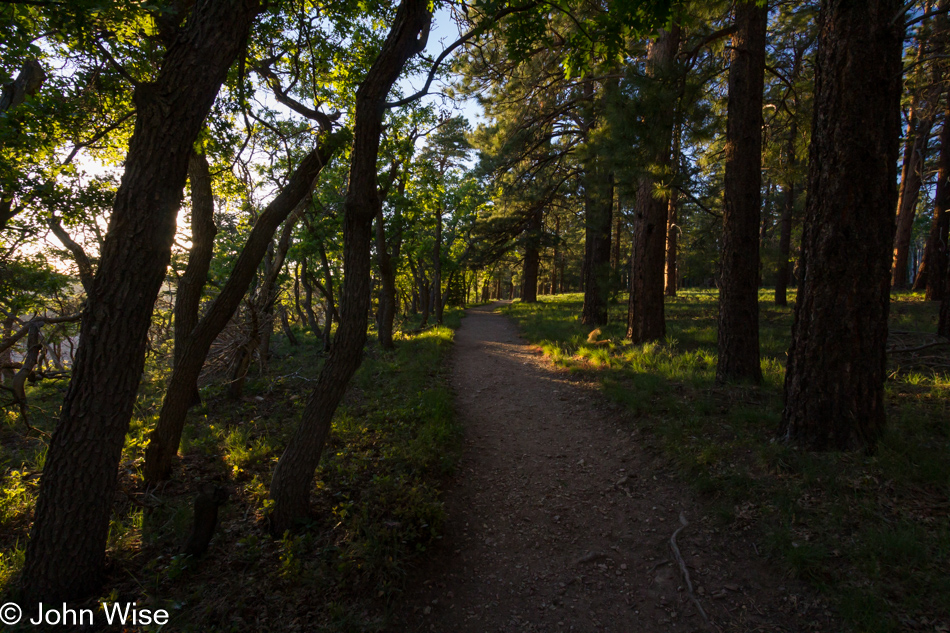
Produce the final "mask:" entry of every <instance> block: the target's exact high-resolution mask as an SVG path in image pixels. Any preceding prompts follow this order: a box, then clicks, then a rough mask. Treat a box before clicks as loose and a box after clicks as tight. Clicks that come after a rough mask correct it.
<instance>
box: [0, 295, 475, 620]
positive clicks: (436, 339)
mask: <svg viewBox="0 0 950 633" xmlns="http://www.w3.org/2000/svg"><path fill="white" fill-rule="evenodd" d="M461 316H462V313H461V311H460V310H454V309H451V310H447V311H446V316H445V322H446V325H445V326H442V327H430V328H427V329H425V330H423V331H422V332H419V333H417V334H400V335H398V336H397V341H396V345H397V347H396V349H395V350H393V351H384V350H382V349H380V348H379V347H378V345H377V344H376V342H375V339H374V338H373V337H372V336H371V337H370V340H369V342H368V343H367V347H366V350H365V354H364V358H363V363H362V365H361V367H360V369H359V371H358V372H357V374H356V376H355V377H354V379H353V381H352V383H351V385H350V387H349V389H348V391H347V394H346V397H345V399H344V402H343V404H342V405H341V406H340V408H339V409H338V411H337V413H336V416H335V417H334V420H333V429H332V433H331V436H330V439H329V441H328V444H327V447H326V449H325V451H324V455H323V459H322V461H321V463H320V466H319V468H318V469H317V473H316V480H315V484H314V489H313V492H312V497H311V502H312V507H313V510H314V511H313V513H312V516H311V519H310V522H309V524H307V525H306V526H304V528H303V529H302V530H301V531H300V532H298V533H295V534H287V535H285V537H284V538H283V539H273V538H271V537H270V536H269V535H268V533H267V530H266V524H265V522H264V520H263V519H264V516H265V514H266V510H267V506H268V499H267V487H268V485H269V483H270V477H271V474H272V473H273V469H274V466H275V464H276V463H277V460H278V458H279V457H280V455H281V453H282V451H283V449H284V446H286V443H287V442H288V441H289V440H290V438H291V437H292V434H293V432H294V429H295V428H296V425H297V423H298V421H299V419H300V415H301V412H302V410H303V407H304V405H305V403H306V401H307V398H308V396H309V393H310V391H311V390H312V388H313V385H314V383H315V380H316V377H317V376H318V374H319V371H320V369H321V367H322V365H323V360H324V355H323V354H322V352H321V348H322V342H321V341H319V340H317V338H316V337H314V336H311V335H310V334H309V333H307V332H301V331H298V332H297V337H298V339H299V340H300V345H298V346H296V347H291V346H290V345H289V343H288V342H287V341H286V340H285V339H284V338H283V337H282V336H278V335H277V334H275V335H274V340H273V350H274V353H273V355H272V356H273V357H272V359H271V360H270V363H269V367H268V370H267V371H266V372H264V373H261V372H260V371H259V370H258V368H257V367H256V366H252V368H251V371H250V372H249V374H248V377H247V380H246V383H245V390H244V395H243V397H242V398H241V399H240V400H237V401H232V400H230V399H228V397H227V390H226V389H225V387H224V386H223V385H221V384H216V385H211V386H208V387H205V388H203V389H202V390H201V395H202V401H203V402H202V404H201V405H200V406H198V407H196V408H195V409H193V410H192V411H191V412H190V414H189V417H188V423H187V426H186V428H185V432H184V435H183V439H182V444H181V449H180V451H179V455H180V460H179V463H178V465H177V467H176V471H175V473H174V476H173V478H172V480H171V481H170V482H169V483H168V484H167V485H166V486H163V487H162V488H160V489H159V490H158V491H146V490H145V489H144V487H143V483H142V477H141V469H142V464H143V459H144V449H145V445H146V443H147V435H148V433H149V431H150V430H151V428H152V427H153V425H154V423H155V420H156V419H157V415H158V409H159V407H160V404H161V396H162V393H163V387H164V384H165V381H166V380H167V378H168V368H167V367H165V366H152V365H150V366H149V368H148V373H147V375H146V377H145V379H144V380H143V384H142V388H141V390H140V394H139V399H138V402H137V403H136V407H135V414H134V418H133V420H132V424H131V427H130V431H129V433H128V435H127V438H126V446H125V449H124V453H123V457H122V464H121V466H120V497H121V498H122V499H123V501H122V502H120V503H117V504H116V507H115V511H114V514H113V517H112V521H111V525H110V532H109V543H108V555H109V557H110V560H111V561H112V566H111V569H112V571H111V573H110V577H109V578H108V579H107V583H106V588H105V590H104V592H105V594H106V596H122V599H123V600H124V599H126V598H128V599H130V600H136V601H137V602H138V604H139V605H149V606H150V607H151V608H165V609H167V610H168V611H169V613H170V614H171V616H172V619H171V622H170V626H171V627H172V629H173V630H181V631H233V630H242V631H245V630H253V631H258V630H259V631H269V630H275V628H277V629H279V628H280V627H281V625H280V624H279V623H287V622H297V624H298V625H299V626H301V627H302V628H303V629H306V630H315V631H331V632H336V631H383V630H386V629H387V622H388V617H389V614H390V612H391V610H392V608H393V606H394V605H395V604H396V602H397V601H398V599H399V597H400V596H401V594H402V591H403V586H404V579H405V575H406V570H407V565H408V564H409V563H410V562H411V561H412V560H413V559H414V558H416V557H418V556H420V555H421V554H422V553H424V552H425V551H427V549H428V548H430V547H431V546H432V544H433V543H435V542H437V541H438V540H439V539H440V538H441V530H442V525H443V522H444V519H445V514H444V510H443V502H442V493H441V486H442V483H443V481H444V478H445V476H446V475H447V474H448V473H450V472H451V471H452V470H453V468H454V467H455V464H456V462H457V459H458V456H459V453H460V449H461V429H460V427H459V425H458V424H457V422H456V420H455V416H454V412H453V405H452V394H451V391H450V389H449V386H448V382H447V374H446V370H445V363H444V361H445V359H446V357H447V354H448V352H449V350H450V349H451V346H452V339H453V335H454V329H455V328H457V327H458V326H459V324H460V319H461ZM402 327H403V330H404V331H409V330H412V329H414V328H415V327H416V325H415V324H413V323H412V322H411V320H410V321H407V322H406V323H404V324H403V326H402ZM153 360H154V359H153ZM64 388H65V382H60V383H40V384H39V385H38V386H36V387H34V388H32V389H31V391H30V402H31V413H32V414H33V415H32V422H33V424H34V426H35V427H36V428H38V429H40V430H41V431H43V432H45V433H49V432H51V431H52V429H53V428H54V427H55V423H56V416H57V415H58V407H59V404H60V402H61V400H62V396H63V390H64ZM2 413H3V415H5V417H4V418H3V420H2V421H3V424H2V426H0V434H2V439H3V443H2V452H0V460H2V461H0V476H2V488H0V593H2V594H8V593H9V592H10V591H12V590H14V588H15V581H16V575H17V574H18V573H19V570H20V568H21V567H22V564H23V552H24V546H25V544H26V542H27V537H28V534H29V527H30V520H31V517H30V514H31V512H32V507H33V504H34V503H35V498H36V493H37V487H38V477H37V476H36V473H38V472H39V471H40V470H41V469H42V465H43V458H44V456H45V447H46V442H47V441H48V439H47V437H46V436H44V435H42V434H39V433H34V432H27V430H26V427H25V426H24V425H22V424H21V422H20V420H19V417H18V415H17V413H16V411H15V410H10V411H4V412H2ZM208 482H211V483H214V484H216V485H223V486H225V487H226V488H227V489H228V490H229V492H230V500H229V502H228V503H227V504H226V505H225V506H223V507H222V508H221V510H220V512H219V526H218V530H217V532H216V535H215V537H214V540H213V541H212V544H211V548H210V549H209V551H208V554H207V555H206V556H205V557H204V558H203V559H202V560H199V561H194V560H191V559H188V558H184V557H182V556H181V555H180V551H181V548H182V545H183V543H184V541H185V540H186V538H187V535H188V532H189V529H190V521H191V514H192V511H191V507H192V503H193V499H194V495H195V494H196V492H197V491H198V490H200V488H201V486H202V485H203V484H205V483H208ZM126 501H127V502H126ZM94 602H95V601H93V603H94ZM91 604H92V603H91Z"/></svg>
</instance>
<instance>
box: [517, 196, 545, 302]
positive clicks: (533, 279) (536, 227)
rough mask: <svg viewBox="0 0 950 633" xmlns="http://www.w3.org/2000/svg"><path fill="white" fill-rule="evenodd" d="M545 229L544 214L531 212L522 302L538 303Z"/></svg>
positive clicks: (525, 255) (540, 210)
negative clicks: (541, 250) (539, 274)
mask: <svg viewBox="0 0 950 633" xmlns="http://www.w3.org/2000/svg"><path fill="white" fill-rule="evenodd" d="M543 228H544V212H543V210H542V209H535V210H533V211H532V212H531V218H530V219H529V221H528V230H527V236H526V238H527V239H526V240H525V248H524V268H523V271H522V275H521V276H522V277H523V278H524V279H523V280H522V281H523V285H524V289H523V290H522V291H521V301H522V302H524V303H537V302H538V270H539V269H540V267H541V253H540V251H539V250H538V249H539V247H540V244H541V231H542V230H543Z"/></svg>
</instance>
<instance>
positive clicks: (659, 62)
mask: <svg viewBox="0 0 950 633" xmlns="http://www.w3.org/2000/svg"><path fill="white" fill-rule="evenodd" d="M679 41H680V27H679V25H676V24H674V25H673V27H672V29H671V30H669V31H663V32H662V33H661V34H660V36H659V37H658V38H657V39H656V41H655V42H654V43H653V44H652V45H651V46H650V52H649V53H648V56H647V73H648V75H650V76H651V77H653V78H655V79H657V80H658V83H659V85H661V86H662V85H663V84H665V83H667V82H668V81H669V76H670V75H671V74H672V73H673V72H674V68H675V63H676V52H677V50H679ZM673 111H674V108H673V104H672V95H671V103H670V107H669V108H667V109H665V110H662V111H661V113H660V115H659V116H657V117H656V118H655V120H654V122H653V127H652V129H651V130H650V134H651V136H652V139H651V140H652V142H653V143H655V147H656V152H657V153H656V155H655V159H654V164H655V166H656V168H657V169H659V170H661V171H667V170H668V169H669V167H670V161H671V156H670V153H671V152H670V148H671V146H672V142H673V125H674V122H675V120H674V114H673ZM655 184H656V182H655V180H654V176H653V175H651V174H644V175H642V176H641V177H640V182H639V183H638V187H637V202H636V208H635V210H634V214H633V231H632V233H633V235H632V242H633V246H632V249H631V251H632V252H631V257H630V298H629V302H628V304H627V337H628V338H629V339H630V340H631V341H633V342H634V343H645V342H647V341H653V340H657V339H661V338H663V337H664V336H665V335H666V319H665V316H664V313H663V310H664V306H663V290H664V288H663V277H664V271H665V261H664V260H665V257H666V217H667V207H668V204H669V202H668V199H667V197H666V196H665V195H664V196H656V195H655V194H656V192H655V191H654V189H655V187H654V185H655Z"/></svg>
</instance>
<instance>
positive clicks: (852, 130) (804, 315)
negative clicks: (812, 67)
mask: <svg viewBox="0 0 950 633" xmlns="http://www.w3.org/2000/svg"><path fill="white" fill-rule="evenodd" d="M902 4H903V3H902V2H901V0H866V1H864V2H851V1H849V0H823V1H822V3H821V11H820V14H819V15H820V17H819V33H820V36H819V44H818V56H817V60H816V64H817V65H816V76H815V119H814V126H813V133H812V141H811V148H810V160H809V171H808V194H807V197H806V204H805V207H806V211H805V227H804V230H805V233H804V236H803V239H802V250H803V252H802V270H803V279H802V283H801V287H800V290H799V293H798V300H797V301H796V305H795V323H794V325H793V327H792V344H791V348H790V349H789V354H788V367H787V371H786V375H785V409H784V411H783V413H782V423H781V427H780V429H779V434H780V437H781V438H782V439H784V440H786V441H790V442H795V443H798V444H800V445H803V446H805V447H807V448H811V449H817V450H822V449H842V450H843V449H851V448H856V447H863V448H866V449H873V447H874V445H875V443H876V441H877V439H878V437H879V436H880V433H881V431H882V430H883V428H884V422H885V411H884V379H885V375H886V373H885V363H886V342H887V317H888V311H889V306H890V288H889V286H890V269H891V248H892V246H893V240H894V208H895V205H896V203H897V157H898V145H899V136H900V95H901V83H902V82H901V48H902V43H903V32H902V29H903V25H902V24H901V22H900V20H897V21H896V22H895V20H894V16H895V15H896V14H897V11H898V10H899V9H900V8H901V5H902Z"/></svg>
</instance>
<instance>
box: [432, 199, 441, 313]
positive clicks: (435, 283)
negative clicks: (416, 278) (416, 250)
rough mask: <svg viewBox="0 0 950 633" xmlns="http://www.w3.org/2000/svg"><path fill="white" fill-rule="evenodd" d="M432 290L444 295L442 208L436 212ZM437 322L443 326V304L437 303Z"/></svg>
mask: <svg viewBox="0 0 950 633" xmlns="http://www.w3.org/2000/svg"><path fill="white" fill-rule="evenodd" d="M432 265H433V269H434V272H433V274H432V290H433V292H434V293H435V296H436V297H440V296H441V295H442V207H441V206H440V207H439V208H438V209H436V212H435V245H433V247H432ZM433 307H434V308H435V322H436V324H438V325H442V302H441V301H435V305H434V306H433Z"/></svg>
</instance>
